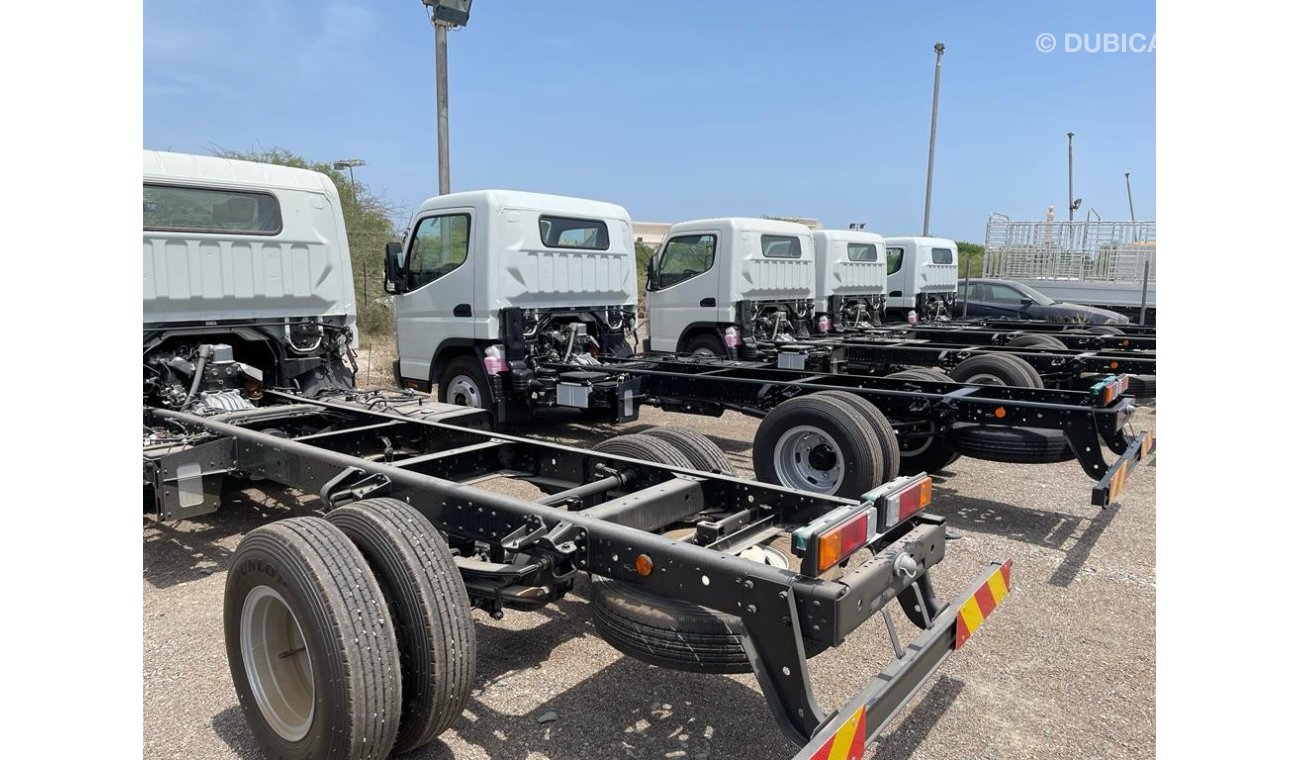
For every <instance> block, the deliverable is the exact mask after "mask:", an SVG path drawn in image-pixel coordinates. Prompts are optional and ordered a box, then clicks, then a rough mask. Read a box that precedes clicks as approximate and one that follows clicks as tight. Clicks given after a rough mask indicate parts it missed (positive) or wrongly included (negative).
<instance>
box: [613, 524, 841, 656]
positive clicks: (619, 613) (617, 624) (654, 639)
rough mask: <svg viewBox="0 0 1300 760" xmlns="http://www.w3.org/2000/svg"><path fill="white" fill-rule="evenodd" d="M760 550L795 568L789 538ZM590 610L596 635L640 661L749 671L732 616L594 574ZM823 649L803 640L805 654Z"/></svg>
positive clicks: (766, 557) (796, 562)
mask: <svg viewBox="0 0 1300 760" xmlns="http://www.w3.org/2000/svg"><path fill="white" fill-rule="evenodd" d="M686 532H687V533H689V532H692V531H686ZM670 535H671V534H670ZM683 537H684V536H683ZM761 554H762V555H763V557H764V559H763V561H765V562H768V564H774V565H776V566H778V567H785V568H788V569H791V570H795V571H796V572H797V571H798V568H799V560H798V559H796V558H795V557H794V555H793V554H792V553H791V552H790V547H789V539H788V537H785V536H782V537H779V538H777V539H776V540H774V541H773V542H772V543H771V544H770V545H768V546H767V547H764V548H763V549H762V550H761ZM591 609H592V622H593V623H595V626H596V630H597V632H599V633H600V635H601V638H603V639H605V641H606V643H608V644H609V645H610V646H612V647H614V648H615V649H617V650H618V651H620V652H622V653H623V654H625V655H627V656H629V657H633V658H635V659H638V660H641V661H642V662H648V663H650V664H651V665H658V666H659V667H663V668H670V669H672V670H682V671H686V672H689V673H748V672H750V671H751V670H752V668H751V666H750V664H749V658H748V657H746V656H745V649H744V647H743V646H742V645H741V643H740V638H741V634H742V633H743V632H744V630H745V625H744V623H743V622H742V621H741V619H740V618H739V617H736V616H735V615H729V614H727V613H723V612H716V611H714V610H711V609H708V608H707V607H701V606H699V605H697V604H689V603H687V602H681V601H678V600H676V599H670V598H667V597H663V596H659V595H658V594H653V593H651V592H648V591H645V590H643V589H642V588H641V587H639V586H636V585H633V584H631V583H624V582H622V581H615V580H610V579H609V578H601V577H599V576H592V579H591ZM825 649H826V645H825V644H820V643H818V642H814V641H810V640H808V639H806V638H805V639H804V651H805V653H806V654H807V656H809V657H812V656H814V655H816V654H819V653H821V652H822V651H824V650H825Z"/></svg>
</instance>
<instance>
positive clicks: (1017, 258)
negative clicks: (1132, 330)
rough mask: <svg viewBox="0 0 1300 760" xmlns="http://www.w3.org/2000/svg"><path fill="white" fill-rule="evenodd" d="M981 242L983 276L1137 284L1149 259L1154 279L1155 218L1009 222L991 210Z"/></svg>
mask: <svg viewBox="0 0 1300 760" xmlns="http://www.w3.org/2000/svg"><path fill="white" fill-rule="evenodd" d="M1089 216H1090V217H1091V215H1089ZM984 248H985V251H984V276H985V277H1004V278H1007V279H1013V280H1023V279H1044V278H1045V279H1061V280H1088V281H1096V282H1123V283H1134V284H1138V285H1140V284H1142V278H1143V276H1144V270H1146V268H1147V266H1148V265H1149V266H1150V269H1149V272H1146V274H1147V276H1149V278H1150V282H1151V283H1153V284H1154V283H1155V281H1156V223H1155V222H1107V221H1102V220H1100V219H1091V218H1089V219H1086V220H1084V221H1080V222H1056V221H1052V222H1015V221H1012V220H1011V219H1010V218H1008V217H1007V216H1004V215H1002V214H992V215H990V216H989V220H988V225H987V227H986V228H985V235H984Z"/></svg>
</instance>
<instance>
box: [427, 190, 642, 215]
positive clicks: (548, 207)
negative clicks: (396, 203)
mask: <svg viewBox="0 0 1300 760" xmlns="http://www.w3.org/2000/svg"><path fill="white" fill-rule="evenodd" d="M451 206H472V207H476V208H477V207H487V208H518V209H527V210H529V211H545V212H548V213H549V212H553V213H556V214H573V215H574V216H579V217H596V218H601V219H626V220H628V221H629V222H630V221H631V220H632V217H631V216H630V215H629V214H628V213H627V209H625V208H623V207H622V206H620V205H618V204H616V203H606V202H605V201H593V200H589V199H587V198H574V197H571V196H567V195H550V194H548V193H529V192H524V191H522V190H468V191H465V192H461V193H448V194H447V195H436V196H434V197H432V198H429V199H427V200H426V201H425V202H424V203H422V204H420V212H419V213H423V212H425V211H432V210H435V209H441V208H448V207H451Z"/></svg>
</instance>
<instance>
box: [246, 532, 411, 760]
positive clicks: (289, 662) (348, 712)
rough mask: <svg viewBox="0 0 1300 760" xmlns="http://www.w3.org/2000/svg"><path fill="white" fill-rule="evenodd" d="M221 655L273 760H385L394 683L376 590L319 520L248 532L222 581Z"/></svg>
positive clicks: (396, 700) (357, 560) (395, 670)
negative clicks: (336, 759) (223, 653)
mask: <svg viewBox="0 0 1300 760" xmlns="http://www.w3.org/2000/svg"><path fill="white" fill-rule="evenodd" d="M223 618H224V620H223V622H224V628H225V637H226V658H227V662H229V664H230V676H231V680H232V681H233V682H234V686H235V693H236V694H237V695H238V697H239V704H240V707H241V708H242V709H243V712H244V717H245V718H246V719H247V720H248V723H249V725H250V726H251V727H252V729H253V733H254V734H255V735H256V736H257V738H258V739H259V740H260V742H261V745H262V747H264V748H265V749H266V750H267V754H268V755H270V756H272V757H276V758H295V759H299V760H306V759H307V758H320V757H347V758H357V759H358V760H363V759H364V760H382V758H386V757H387V756H388V754H389V753H390V752H391V751H392V748H393V743H394V741H395V740H396V738H397V729H398V721H399V718H400V715H401V706H402V682H401V674H400V665H399V656H398V649H397V639H396V636H395V634H394V631H393V626H392V624H391V621H390V620H389V615H388V606H387V604H386V603H385V601H384V594H383V591H382V590H381V589H380V587H379V582H378V581H377V580H376V579H375V576H374V574H373V573H371V571H370V568H369V566H368V565H367V564H366V560H365V557H363V556H362V555H361V552H360V551H359V550H358V549H357V548H356V547H355V546H353V544H352V543H351V542H350V541H349V540H348V538H347V536H345V535H344V534H343V533H342V531H340V530H339V529H338V528H336V527H335V526H333V525H331V524H330V523H328V522H326V521H325V520H322V519H320V518H319V517H295V518H291V519H288V520H280V521H279V522H275V523H271V524H270V525H265V526H262V527H260V528H257V529H255V530H253V531H252V532H250V533H249V534H248V535H247V536H246V537H245V538H244V540H243V541H241V542H240V543H239V547H238V548H237V549H236V550H235V553H234V556H233V557H232V560H231V563H230V571H229V572H228V573H227V575H226V592H225V600H224V610H223Z"/></svg>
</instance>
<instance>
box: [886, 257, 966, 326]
mask: <svg viewBox="0 0 1300 760" xmlns="http://www.w3.org/2000/svg"><path fill="white" fill-rule="evenodd" d="M885 250H886V253H887V258H888V265H889V269H888V272H887V275H888V287H889V300H888V302H887V304H886V309H887V311H888V313H889V314H890V315H891V316H895V317H906V316H907V313H908V312H909V311H915V312H916V316H917V318H920V319H936V318H940V317H944V316H947V314H948V310H949V309H950V308H951V306H952V304H953V301H955V300H956V298H957V244H956V243H955V242H953V241H952V240H948V239H946V238H933V237H889V238H885Z"/></svg>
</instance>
